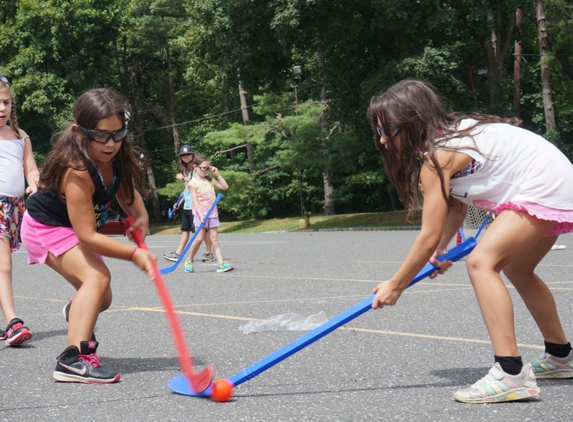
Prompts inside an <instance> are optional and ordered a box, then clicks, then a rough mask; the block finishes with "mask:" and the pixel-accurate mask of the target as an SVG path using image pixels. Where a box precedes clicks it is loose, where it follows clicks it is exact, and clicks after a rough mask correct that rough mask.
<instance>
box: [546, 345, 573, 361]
mask: <svg viewBox="0 0 573 422" xmlns="http://www.w3.org/2000/svg"><path fill="white" fill-rule="evenodd" d="M544 343H545V353H549V354H550V355H551V356H555V357H556V358H564V357H567V356H568V355H569V352H571V349H572V348H571V343H567V344H557V343H549V342H547V341H544Z"/></svg>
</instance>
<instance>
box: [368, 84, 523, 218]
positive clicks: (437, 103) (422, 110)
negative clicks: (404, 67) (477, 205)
mask: <svg viewBox="0 0 573 422" xmlns="http://www.w3.org/2000/svg"><path fill="white" fill-rule="evenodd" d="M443 104H444V101H443V99H442V97H441V95H440V94H439V93H438V92H437V91H436V90H435V88H433V87H432V86H431V85H429V84H427V83H425V82H422V81H418V80H413V79H406V80H403V81H401V82H399V83H397V84H396V85H394V86H392V87H391V88H389V89H388V90H387V91H385V92H383V93H382V94H380V95H378V96H375V97H373V98H372V100H371V101H370V106H369V107H368V110H367V118H368V120H369V122H370V125H371V126H372V130H373V131H374V145H375V146H376V149H378V151H380V154H382V161H383V164H384V170H385V171H386V174H387V175H388V177H389V178H390V180H391V181H392V183H393V184H394V185H395V186H396V190H397V191H398V196H399V197H400V200H401V201H402V203H403V204H404V206H405V207H406V208H407V209H409V210H413V209H416V208H419V207H420V205H421V204H422V202H423V201H422V199H423V198H422V192H421V189H420V172H421V170H422V166H423V164H424V162H425V157H426V156H427V158H428V159H429V160H430V163H431V165H432V166H433V167H434V168H435V169H436V171H437V173H438V176H439V177H440V182H441V184H442V194H443V196H444V199H445V200H446V201H447V202H448V203H449V204H450V205H451V204H452V200H451V198H450V197H449V193H448V192H446V189H445V184H444V173H443V171H442V169H441V168H440V165H439V164H438V160H437V159H436V156H435V151H436V149H438V148H439V149H450V148H447V147H445V145H444V144H445V142H446V141H448V140H449V139H452V138H461V137H466V136H469V137H471V138H472V139H474V138H473V136H472V134H471V133H472V132H473V131H474V129H475V128H477V127H478V126H480V125H484V124H488V123H509V124H512V125H519V124H520V123H521V121H520V120H519V119H515V118H511V119H504V118H501V117H498V116H492V115H488V114H462V113H446V112H445V109H444V105H443ZM467 118H471V119H474V120H476V121H477V122H476V123H475V124H473V125H471V126H470V127H468V128H466V129H464V130H458V126H459V124H460V122H461V121H462V120H463V119H467ZM378 121H380V122H378ZM379 123H381V124H382V125H381V126H382V129H383V131H384V133H390V124H398V125H400V126H401V127H402V131H401V132H400V140H401V142H400V149H399V150H397V149H396V148H395V146H394V144H393V143H392V142H388V143H387V146H388V148H386V146H384V145H382V144H381V143H380V136H379V135H378V133H377V131H376V126H379ZM474 133H475V132H474ZM474 144H475V140H474ZM450 150H452V149H450ZM476 150H477V147H476ZM426 154H427V155H426Z"/></svg>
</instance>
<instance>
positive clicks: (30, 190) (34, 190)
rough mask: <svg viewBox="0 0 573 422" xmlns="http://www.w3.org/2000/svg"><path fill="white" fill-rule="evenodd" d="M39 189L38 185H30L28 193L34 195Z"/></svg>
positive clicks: (27, 189)
mask: <svg viewBox="0 0 573 422" xmlns="http://www.w3.org/2000/svg"><path fill="white" fill-rule="evenodd" d="M37 191H38V187H37V186H28V187H27V188H26V195H33V194H34V193H36V192H37Z"/></svg>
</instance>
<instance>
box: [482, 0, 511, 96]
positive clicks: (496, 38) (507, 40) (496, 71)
mask: <svg viewBox="0 0 573 422" xmlns="http://www.w3.org/2000/svg"><path fill="white" fill-rule="evenodd" d="M494 12H495V15H494V14H493V12H491V11H490V12H488V15H487V23H488V25H489V27H490V38H489V39H487V40H485V41H482V42H480V44H481V46H482V49H483V50H484V53H485V59H486V63H487V85H488V98H489V102H490V104H492V105H493V104H494V102H495V94H496V92H497V91H498V88H499V85H500V83H501V81H502V80H503V77H504V76H505V67H504V63H505V59H506V57H507V55H508V54H509V51H510V46H511V39H512V36H513V30H514V28H515V14H511V16H510V18H509V22H508V25H507V30H506V33H505V35H504V36H503V37H502V34H501V31H500V29H501V28H502V23H503V15H502V12H501V9H500V7H499V6H498V8H497V10H495V11H494ZM502 38H503V39H502Z"/></svg>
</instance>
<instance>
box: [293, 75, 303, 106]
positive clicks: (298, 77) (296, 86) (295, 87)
mask: <svg viewBox="0 0 573 422" xmlns="http://www.w3.org/2000/svg"><path fill="white" fill-rule="evenodd" d="M292 73H293V75H294V77H295V78H297V79H298V83H297V84H296V85H293V84H290V86H291V87H292V88H293V89H294V105H295V108H298V91H297V88H298V85H299V84H300V79H301V78H302V66H293V67H292Z"/></svg>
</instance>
